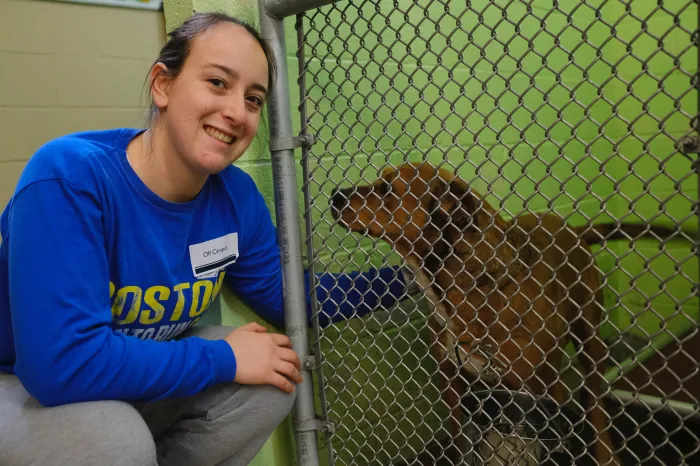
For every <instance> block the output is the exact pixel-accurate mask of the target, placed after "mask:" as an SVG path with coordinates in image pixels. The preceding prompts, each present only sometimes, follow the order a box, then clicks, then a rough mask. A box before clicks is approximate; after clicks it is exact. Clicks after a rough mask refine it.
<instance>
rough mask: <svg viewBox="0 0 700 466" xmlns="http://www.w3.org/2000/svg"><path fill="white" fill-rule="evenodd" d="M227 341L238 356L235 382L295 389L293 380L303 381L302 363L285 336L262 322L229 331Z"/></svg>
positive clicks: (288, 389)
mask: <svg viewBox="0 0 700 466" xmlns="http://www.w3.org/2000/svg"><path fill="white" fill-rule="evenodd" d="M225 340H226V342H228V344H229V345H231V349H233V354H234V355H235V356H236V376H235V378H234V379H233V381H234V382H236V383H240V384H250V385H254V384H258V385H262V384H267V385H273V386H275V387H278V388H280V389H281V390H284V391H285V392H287V393H292V392H293V391H294V385H292V383H291V382H290V380H292V381H294V382H296V383H299V382H301V373H300V372H299V371H300V369H301V362H300V361H299V356H298V355H297V353H296V352H295V351H294V350H293V349H292V342H291V341H290V340H289V338H288V337H287V336H286V335H282V334H279V333H267V329H266V328H265V327H263V326H262V325H260V324H257V323H255V322H251V323H249V324H246V325H244V326H242V327H239V328H237V329H236V330H234V331H233V332H231V333H229V334H228V335H227V336H226V338H225Z"/></svg>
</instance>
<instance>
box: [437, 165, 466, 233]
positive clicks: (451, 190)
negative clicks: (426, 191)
mask: <svg viewBox="0 0 700 466" xmlns="http://www.w3.org/2000/svg"><path fill="white" fill-rule="evenodd" d="M430 194H432V201H431V205H430V211H431V213H432V215H433V219H434V223H435V224H436V226H440V227H441V226H444V225H445V224H447V223H448V221H449V222H450V223H452V224H453V225H455V226H456V227H458V228H464V227H465V226H466V225H467V224H468V223H469V222H470V220H471V218H472V216H473V214H474V212H475V211H476V206H475V202H474V196H473V195H472V194H471V193H470V192H469V188H468V187H467V186H466V185H465V184H464V182H463V181H461V180H457V179H455V180H445V179H443V178H440V177H438V178H436V179H435V180H433V181H432V182H431V183H430Z"/></svg>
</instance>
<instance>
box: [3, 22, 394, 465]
mask: <svg viewBox="0 0 700 466" xmlns="http://www.w3.org/2000/svg"><path fill="white" fill-rule="evenodd" d="M273 79H274V63H273V60H272V56H271V53H270V51H269V49H268V48H267V46H266V45H265V43H264V42H263V41H262V40H261V39H260V37H259V36H258V34H257V33H256V31H255V30H254V29H252V28H251V27H250V26H248V25H246V24H244V23H242V22H239V21H237V20H235V19H232V18H230V17H227V16H225V15H221V14H198V15H195V16H194V17H192V18H191V19H189V20H188V21H186V22H185V23H184V24H183V25H182V26H180V27H179V28H178V29H177V30H175V31H173V32H172V33H171V38H170V40H169V41H168V43H167V44H166V45H165V46H164V48H163V49H162V51H161V54H160V57H159V58H158V60H156V62H155V64H154V65H153V66H152V68H151V70H150V74H149V83H150V92H151V97H152V100H153V103H152V112H151V114H152V118H151V120H150V124H149V128H148V129H147V130H137V129H128V128H120V129H114V130H106V131H90V132H83V133H78V134H72V135H67V136H64V137H61V138H58V139H57V140H54V141H51V142H49V143H48V144H46V145H44V146H43V147H42V148H41V149H40V150H39V151H38V152H37V153H36V154H35V155H34V156H33V157H32V158H31V160H30V161H29V162H28V163H27V166H26V168H25V170H24V172H23V174H22V176H21V178H20V180H19V184H18V186H17V189H16V191H15V194H14V196H13V197H12V199H11V200H10V202H9V204H8V206H7V207H6V209H5V210H4V212H3V214H2V217H1V219H0V232H1V233H2V243H1V244H0V371H1V372H4V374H0V464H3V465H25V464H51V465H53V466H62V465H71V466H76V465H83V464H85V465H88V464H89V465H94V464H109V465H122V464H123V465H129V466H136V465H155V464H159V465H197V466H204V465H219V464H222V465H245V464H248V462H249V461H250V460H251V459H252V458H253V457H254V456H255V454H256V453H257V452H258V451H259V449H260V448H261V446H262V445H263V443H264V442H265V441H266V439H267V438H268V437H269V435H270V434H271V432H272V431H273V430H274V429H275V427H276V426H277V425H278V424H279V423H280V422H281V421H282V420H283V419H284V418H285V416H286V415H287V414H288V413H289V411H290V409H291V407H292V404H293V401H294V394H295V391H294V384H295V383H298V382H299V381H300V380H301V378H300V370H299V358H298V356H297V355H296V353H295V352H294V351H293V350H292V349H291V345H290V341H289V339H288V338H287V337H286V336H285V335H282V334H277V333H268V332H266V331H265V328H263V327H261V326H260V325H257V324H249V325H246V326H243V327H241V328H238V329H227V328H223V327H193V325H194V324H195V323H196V322H197V320H198V319H199V318H200V317H201V316H202V314H203V313H204V312H206V310H207V308H208V306H209V304H210V303H211V302H212V301H213V300H214V298H215V297H216V296H217V295H218V293H219V292H220V290H221V287H222V285H223V283H224V282H226V284H227V285H228V286H230V288H231V289H232V290H233V291H234V292H235V293H236V294H237V295H238V296H240V297H241V298H242V299H243V300H244V301H245V302H247V303H248V304H249V305H250V306H251V308H252V309H254V310H255V311H256V312H257V313H259V314H260V315H261V316H262V317H263V318H265V319H266V320H268V321H269V322H271V323H273V324H276V325H277V326H283V322H284V312H283V299H282V276H281V266H280V257H279V249H278V246H277V244H276V233H275V229H274V226H273V224H272V221H271V218H270V214H269V211H268V209H267V208H266V206H265V203H264V200H263V197H262V196H261V194H260V192H259V191H258V189H257V187H256V186H255V184H254V182H253V181H252V179H251V178H250V177H249V176H248V175H247V174H246V173H245V172H243V171H242V170H240V169H238V168H236V167H234V166H232V165H231V164H232V163H233V162H235V161H236V160H237V159H238V158H239V157H240V156H241V155H242V154H243V153H244V152H245V151H246V149H247V148H248V147H249V145H250V143H251V141H252V139H253V137H255V135H256V132H257V129H258V124H259V122H260V116H261V112H262V109H263V106H264V105H265V102H266V99H267V94H268V90H269V89H270V86H271V83H272V80H273ZM307 278H308V277H307ZM319 279H320V287H319V291H318V292H317V296H316V298H317V299H318V300H319V302H320V303H322V305H323V308H322V317H321V319H322V322H323V323H324V324H327V323H328V322H331V321H334V320H339V319H343V318H347V317H351V316H359V315H362V314H365V313H367V312H369V311H371V310H372V309H373V308H375V307H377V306H389V305H391V304H393V303H395V302H396V300H397V299H401V298H402V297H404V296H405V284H404V280H403V279H402V276H401V274H400V273H398V272H397V269H394V268H386V269H381V270H378V271H375V270H373V271H370V272H366V273H363V274H358V273H354V274H351V275H349V276H348V275H342V276H333V275H322V276H320V277H319ZM306 283H307V287H308V280H307V281H306ZM331 289H333V292H332V293H331V295H330V296H329V295H328V294H327V293H326V291H325V290H331ZM307 290H308V288H307ZM340 302H344V304H343V305H342V306H340V307H339V306H338V303H340Z"/></svg>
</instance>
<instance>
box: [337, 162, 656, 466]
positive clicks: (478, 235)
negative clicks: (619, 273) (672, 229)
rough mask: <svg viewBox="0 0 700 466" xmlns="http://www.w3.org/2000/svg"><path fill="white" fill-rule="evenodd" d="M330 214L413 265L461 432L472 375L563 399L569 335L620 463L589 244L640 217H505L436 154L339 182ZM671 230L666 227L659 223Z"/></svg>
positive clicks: (610, 460) (599, 448)
mask: <svg viewBox="0 0 700 466" xmlns="http://www.w3.org/2000/svg"><path fill="white" fill-rule="evenodd" d="M331 205H332V212H333V216H334V218H336V220H338V221H339V223H340V224H341V225H342V226H344V227H345V228H347V229H349V230H350V231H354V232H361V233H362V234H366V235H370V236H373V237H376V238H380V239H382V240H384V241H387V242H388V243H389V244H391V245H392V246H393V247H394V248H395V249H396V250H397V251H398V252H399V254H400V255H401V256H402V257H403V258H404V260H405V261H406V263H407V264H408V265H409V266H410V267H411V268H412V269H413V271H414V273H415V274H416V279H417V281H418V282H419V283H420V285H421V286H422V287H423V289H424V290H425V291H426V295H427V297H428V298H429V299H430V300H431V301H432V303H433V305H434V306H435V310H436V312H434V315H432V316H431V318H430V327H431V329H432V333H433V342H432V343H433V344H432V348H433V350H434V353H435V356H436V358H437V361H438V363H439V365H440V369H441V370H440V372H441V374H442V377H443V382H444V384H445V385H446V387H445V388H446V389H447V390H446V391H445V392H444V395H445V401H446V402H447V404H448V406H449V407H450V409H451V410H452V428H451V430H452V432H451V433H452V435H453V440H454V439H458V438H459V437H461V410H460V399H461V396H462V395H463V394H464V392H465V390H466V384H465V380H464V379H463V378H462V377H460V376H459V374H460V369H461V371H463V372H462V373H464V372H466V374H467V375H470V376H471V377H470V378H477V377H478V378H480V379H481V380H486V381H487V382H489V383H496V382H500V383H502V384H505V385H506V386H507V387H508V388H510V389H513V390H520V389H525V390H529V391H530V392H531V393H534V394H545V393H548V394H549V395H550V396H551V397H552V398H553V399H554V400H556V401H557V402H559V403H562V402H563V401H564V400H565V396H566V387H565V386H564V385H563V383H561V381H560V380H559V372H560V368H561V367H562V362H563V358H564V356H565V352H564V346H565V345H566V343H567V342H568V341H569V340H570V339H572V338H571V337H572V336H573V337H575V338H573V339H572V340H573V341H574V342H575V343H576V346H577V347H578V346H579V344H580V343H581V342H582V343H583V349H584V351H583V352H581V353H579V354H580V355H579V358H580V359H581V363H582V364H583V366H584V367H585V369H586V371H587V376H586V387H587V389H588V391H589V393H588V396H587V397H586V398H587V399H588V405H587V411H588V416H589V420H590V422H591V424H592V425H593V428H594V429H595V431H596V433H597V439H598V441H597V442H596V445H595V458H596V460H597V462H598V464H600V465H606V464H608V465H615V464H621V463H620V461H619V459H618V456H617V454H616V453H615V448H614V446H613V443H612V440H611V438H610V435H609V433H608V431H607V429H606V424H608V421H609V418H608V415H607V413H606V412H605V411H604V409H603V406H602V400H600V401H597V400H596V398H598V397H600V395H601V393H602V389H603V382H604V379H603V377H602V366H601V363H602V362H603V360H604V359H605V358H606V356H607V351H606V348H605V347H604V345H603V342H602V341H601V340H600V339H599V338H598V336H597V328H598V326H599V324H600V322H601V309H602V306H601V302H602V296H601V277H600V273H599V271H598V270H597V268H596V266H595V263H594V260H593V257H592V255H591V252H590V249H589V247H588V245H589V244H590V243H594V242H598V241H599V240H600V239H602V238H603V237H606V236H607V239H614V238H618V237H623V238H624V237H625V236H624V234H623V233H626V234H629V235H630V236H631V237H635V236H637V235H638V234H644V233H645V232H646V230H645V227H642V226H634V225H621V226H619V227H614V226H611V225H597V226H595V227H593V228H589V229H586V230H584V229H582V228H572V227H569V226H568V225H567V224H566V223H565V221H564V220H563V219H562V218H560V217H558V216H556V215H554V214H547V215H543V216H537V215H532V214H529V215H523V216H520V217H518V218H517V219H515V220H514V221H507V220H505V219H504V218H502V217H501V216H500V215H499V214H498V213H497V212H496V211H495V210H494V209H493V208H492V207H491V206H490V205H489V204H488V203H487V202H486V201H485V200H484V199H482V198H481V196H480V195H478V194H477V193H476V192H475V191H473V190H472V189H470V188H469V186H468V185H467V183H466V182H464V181H463V180H461V179H459V178H458V177H456V176H454V175H453V174H450V173H449V172H447V171H446V170H441V169H440V170H438V169H436V168H435V167H433V166H430V165H428V164H406V165H404V166H401V167H400V168H399V169H388V170H386V171H385V172H384V173H383V175H382V177H381V178H380V179H379V180H378V181H377V182H375V183H373V184H371V185H364V186H358V187H354V188H349V189H345V190H336V191H334V193H333V197H332V203H331ZM653 231H654V232H655V233H659V234H661V235H663V236H668V235H669V230H665V229H663V228H661V229H659V228H654V229H653Z"/></svg>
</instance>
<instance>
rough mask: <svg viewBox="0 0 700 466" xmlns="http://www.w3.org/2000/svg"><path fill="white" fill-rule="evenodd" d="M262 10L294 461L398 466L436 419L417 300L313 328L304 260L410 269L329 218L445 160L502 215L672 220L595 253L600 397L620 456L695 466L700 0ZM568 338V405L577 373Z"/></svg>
mask: <svg viewBox="0 0 700 466" xmlns="http://www.w3.org/2000/svg"><path fill="white" fill-rule="evenodd" d="M259 3H260V19H261V23H260V24H261V31H262V33H263V35H264V37H265V38H266V39H268V40H269V41H270V42H271V44H272V45H273V49H274V51H275V54H276V56H277V59H278V63H279V65H280V66H279V71H280V74H279V79H278V82H277V84H276V86H275V88H274V89H273V92H272V93H271V99H270V101H269V116H270V118H269V122H270V150H271V153H272V161H273V171H274V181H275V218H276V222H277V226H278V230H279V238H280V246H281V252H282V260H283V268H284V277H285V306H286V309H287V328H286V330H287V333H288V334H289V335H290V337H291V338H292V340H293V343H294V347H295V349H296V350H297V351H298V352H299V353H300V356H301V357H302V362H303V365H304V368H305V371H306V373H305V382H304V383H303V384H301V385H300V387H299V395H298V401H297V406H296V407H295V410H294V419H295V431H296V435H297V437H296V439H297V446H298V459H299V464H302V465H306V464H314V465H315V464H337V465H345V464H368V465H369V464H372V465H375V464H376V465H380V464H381V465H389V464H402V463H407V462H409V461H411V460H413V459H414V458H416V457H420V456H421V455H425V454H426V451H427V449H428V447H429V445H430V444H431V442H432V441H433V440H435V439H436V437H437V436H438V434H439V432H440V431H441V426H442V425H443V423H444V422H445V420H446V418H447V415H448V413H447V412H446V409H445V406H444V403H443V402H442V401H441V399H440V387H439V386H438V385H437V384H436V380H435V379H436V374H437V367H436V363H435V361H434V359H433V358H432V355H431V353H430V350H429V347H428V339H427V332H428V330H427V320H428V317H429V315H430V313H431V312H433V310H432V308H431V306H430V305H428V303H427V302H426V300H425V298H424V297H422V296H421V295H415V296H414V297H413V298H410V299H407V300H405V301H403V302H401V303H400V304H398V305H396V306H393V307H391V308H387V309H377V310H376V311H375V312H373V313H371V314H369V315H368V316H366V317H363V318H357V319H351V320H348V321H346V322H342V323H338V324H334V325H330V326H327V327H321V326H320V325H319V321H318V308H319V306H318V304H319V303H315V304H316V305H315V306H314V309H315V315H314V317H315V318H314V322H315V323H314V325H312V326H311V327H307V325H306V313H305V296H304V283H303V279H302V277H303V273H302V271H303V269H304V268H308V269H309V270H310V271H312V272H315V273H321V272H328V271H330V272H348V271H354V270H366V269H368V268H370V267H383V266H387V265H400V264H401V263H402V260H401V258H400V257H399V256H398V254H397V253H396V251H393V250H391V248H389V246H388V245H387V244H386V243H384V242H382V241H379V240H372V239H369V238H366V237H361V236H359V235H357V234H350V233H348V232H347V231H346V230H344V229H342V228H340V227H339V226H338V225H337V223H336V222H335V221H334V220H333V218H332V216H331V212H330V194H331V192H332V191H333V190H334V189H336V188H338V187H344V188H347V187H352V186H356V185H359V184H365V183H371V182H373V181H374V180H376V179H377V177H378V176H379V174H380V173H381V171H382V170H383V169H384V168H387V167H397V166H398V165H400V164H403V163H406V162H409V161H410V162H428V163H431V164H433V165H436V166H440V167H442V168H446V169H448V170H450V171H452V172H454V173H456V174H458V175H459V176H460V177H462V178H463V179H464V180H465V181H467V182H468V183H469V185H470V186H471V187H473V189H475V190H476V191H478V192H479V193H481V194H482V195H484V196H485V197H486V199H487V200H488V201H489V202H490V203H491V205H492V206H494V207H495V208H496V210H497V212H498V214H500V215H502V216H503V217H505V218H513V217H516V216H518V215H522V214H524V213H527V212H538V213H542V212H548V211H549V212H554V213H557V214H559V215H561V216H563V217H564V218H566V220H567V221H568V222H569V223H571V224H572V225H582V224H587V223H588V224H595V223H603V222H607V221H618V222H627V223H635V224H639V225H658V226H664V227H667V228H671V229H674V230H675V233H674V235H673V236H672V237H670V238H656V237H654V236H653V235H647V236H644V237H639V238H630V239H629V240H611V241H607V242H605V243H603V244H602V245H600V246H595V247H594V248H593V250H594V254H595V260H596V265H597V267H598V268H599V269H600V271H601V272H602V274H603V277H604V281H603V285H602V290H601V291H602V293H603V296H604V315H605V320H604V323H603V325H601V326H600V328H598V335H599V337H600V338H601V339H602V340H603V341H604V342H605V344H606V346H607V349H608V351H609V354H610V362H609V363H608V364H607V368H606V370H605V373H604V376H605V379H606V381H607V383H608V387H607V394H606V395H605V396H604V397H603V398H602V399H600V400H598V402H599V403H603V404H604V405H605V406H606V409H607V410H608V411H609V412H610V415H611V416H612V417H613V423H612V426H610V429H611V430H612V431H614V436H615V442H616V447H617V448H618V451H619V452H620V454H621V457H622V459H623V461H624V462H625V464H661V463H662V462H666V464H681V463H682V462H686V463H690V462H692V461H693V460H697V458H698V450H699V449H700V446H699V445H698V442H699V440H698V435H700V430H699V428H698V424H700V422H699V421H698V419H699V418H700V413H699V412H698V393H700V375H699V374H698V358H700V350H699V349H700V345H699V343H700V335H699V333H698V330H697V325H698V320H699V319H700V312H699V307H700V302H699V300H698V286H697V283H698V267H699V264H698V256H697V254H698V252H699V251H698V244H697V239H696V233H697V226H698V203H697V199H698V197H697V193H698V182H699V178H698V171H699V170H700V165H698V158H697V157H698V155H697V153H698V150H699V149H698V139H697V138H698V125H699V124H700V123H699V122H698V99H699V94H698V79H697V78H698V74H697V73H698V71H697V65H698V14H699V12H698V4H697V2H694V1H688V0H659V1H657V2H648V1H644V0H631V1H618V0H615V1H602V0H581V1H578V0H577V1H575V2H559V1H555V0H530V1H528V0H511V1H507V0H496V1H486V0H475V1H459V2H457V1H447V0H444V1H439V0H434V1H427V0H425V1H419V0H415V1H408V0H396V1H383V0H376V1H359V2H346V1H339V2H330V1H321V2H316V1H311V0H306V1H284V2H282V1H263V0H261V1H260V2H259ZM295 151H296V153H295ZM312 277H313V274H312ZM311 286H312V290H314V289H315V288H316V287H318V286H319V284H318V283H317V282H316V281H314V280H313V279H312V283H311ZM325 291H326V292H330V291H332V290H325ZM312 293H313V291H312ZM337 304H338V305H340V304H342V303H337ZM567 350H568V351H569V354H570V356H571V363H570V364H569V365H568V366H567V367H565V368H561V369H562V370H561V378H562V380H563V381H565V383H566V384H567V386H569V387H570V388H571V398H570V401H569V403H570V404H571V406H574V407H575V406H577V404H578V401H577V400H578V398H577V392H578V390H579V388H580V384H581V380H580V376H579V374H578V373H579V372H580V370H579V369H578V364H577V362H576V360H577V354H576V353H575V351H574V349H573V348H572V347H571V346H569V347H567ZM311 375H313V378H312V377H309V376H311ZM587 435H588V436H587ZM577 436H579V437H580V438H581V439H582V441H585V442H588V441H590V432H588V433H585V432H581V433H577ZM581 455H582V456H581V457H580V459H584V458H585V457H586V456H587V455H586V454H585V453H582V454H581ZM435 461H436V462H437V461H439V458H437V459H436V460H435Z"/></svg>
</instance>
